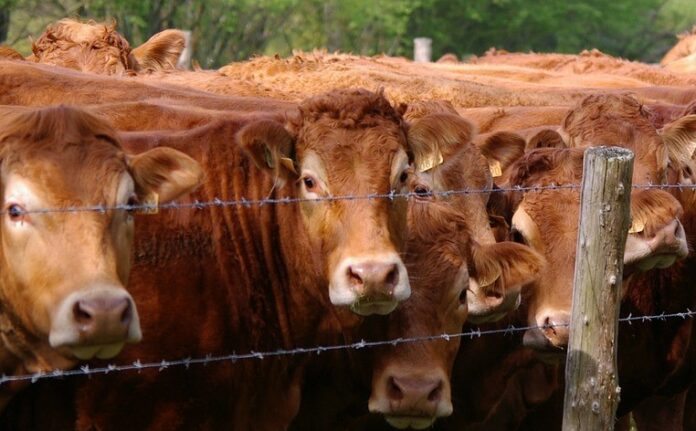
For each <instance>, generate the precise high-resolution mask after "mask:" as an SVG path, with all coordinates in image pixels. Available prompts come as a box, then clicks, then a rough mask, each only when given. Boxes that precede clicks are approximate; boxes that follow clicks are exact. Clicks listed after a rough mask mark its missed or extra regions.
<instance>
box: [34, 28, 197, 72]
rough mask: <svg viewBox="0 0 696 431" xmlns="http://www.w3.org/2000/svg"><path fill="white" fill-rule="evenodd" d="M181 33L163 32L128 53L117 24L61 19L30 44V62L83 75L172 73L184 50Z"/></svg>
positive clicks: (128, 46) (125, 42) (126, 42)
mask: <svg viewBox="0 0 696 431" xmlns="http://www.w3.org/2000/svg"><path fill="white" fill-rule="evenodd" d="M184 45H185V38H184V35H183V32H181V31H180V30H165V31H163V32H160V33H157V34H155V35H154V36H152V37H151V38H150V39H149V40H148V41H147V42H145V43H144V44H142V45H141V46H139V47H137V48H135V49H133V50H132V51H131V47H130V44H129V43H128V41H127V40H126V39H125V38H124V37H123V36H122V35H121V34H120V33H118V32H117V31H116V24H115V23H113V22H111V23H96V22H94V21H88V22H80V21H77V20H74V19H62V20H60V21H58V22H56V23H53V24H50V25H49V26H47V27H46V30H45V31H44V32H43V33H42V34H41V36H39V38H38V39H36V41H35V42H34V43H33V44H32V51H33V56H32V59H33V60H34V61H36V62H37V63H46V64H52V65H55V66H62V67H67V68H69V69H76V70H80V71H83V72H92V73H98V74H102V75H122V74H125V73H133V72H138V71H142V70H159V69H174V68H175V67H176V63H177V60H178V59H179V56H180V55H181V52H182V51H183V49H184Z"/></svg>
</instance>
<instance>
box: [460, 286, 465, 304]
mask: <svg viewBox="0 0 696 431" xmlns="http://www.w3.org/2000/svg"><path fill="white" fill-rule="evenodd" d="M459 303H460V304H466V289H462V292H461V293H460V294H459Z"/></svg>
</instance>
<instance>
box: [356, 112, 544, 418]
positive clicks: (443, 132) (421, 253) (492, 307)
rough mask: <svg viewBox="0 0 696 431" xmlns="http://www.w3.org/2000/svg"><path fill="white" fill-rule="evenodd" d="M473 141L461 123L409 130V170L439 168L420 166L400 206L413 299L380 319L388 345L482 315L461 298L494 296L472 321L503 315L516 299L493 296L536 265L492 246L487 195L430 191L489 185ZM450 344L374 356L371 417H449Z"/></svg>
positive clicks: (530, 274)
mask: <svg viewBox="0 0 696 431" xmlns="http://www.w3.org/2000/svg"><path fill="white" fill-rule="evenodd" d="M472 133H473V132H472V128H471V126H470V124H469V123H467V122H466V121H464V120H463V119H462V118H461V117H458V116H456V115H455V116H452V115H450V114H444V115H443V114H434V115H426V116H422V117H419V118H418V119H417V120H415V121H413V123H412V124H411V128H410V130H409V137H410V145H411V147H412V148H414V153H415V154H416V156H415V165H416V166H417V167H419V166H420V167H423V166H424V165H423V164H424V162H425V161H428V160H437V161H439V160H440V159H441V160H442V163H440V164H437V165H435V166H430V163H428V164H425V167H427V168H428V169H417V173H415V174H414V176H413V177H412V179H411V181H410V191H411V192H412V193H413V194H414V195H415V196H414V198H413V199H412V201H411V202H410V203H409V215H408V225H409V237H408V242H407V248H406V253H405V256H406V257H405V260H406V264H407V267H408V271H409V275H410V278H411V286H412V291H413V296H412V298H411V299H410V300H409V301H407V302H405V303H404V304H403V305H402V306H401V307H399V309H397V310H395V311H394V312H393V313H392V314H391V315H390V316H389V317H388V325H387V326H388V329H387V337H388V338H394V339H396V338H409V337H422V336H427V335H433V334H453V333H458V332H460V331H461V330H462V326H463V324H464V321H465V320H466V318H467V309H468V308H469V307H470V306H471V305H472V304H473V305H474V307H475V308H476V311H477V312H481V311H483V307H482V306H481V305H482V304H481V303H482V302H483V301H476V300H475V301H473V302H472V301H471V299H470V297H471V296H475V295H482V294H483V295H482V296H483V297H484V299H485V298H486V297H487V296H489V295H487V292H488V291H489V290H492V291H495V292H498V293H499V295H498V297H497V298H496V299H497V302H496V301H493V300H491V301H488V302H487V303H485V304H486V305H488V306H489V307H488V309H487V310H486V311H488V312H490V314H489V315H486V314H481V315H479V317H483V316H489V317H490V316H492V315H495V314H504V313H505V312H507V311H509V309H511V308H514V307H515V306H516V301H515V300H513V301H512V305H511V306H509V307H508V304H505V301H504V300H502V298H505V297H507V296H516V294H513V293H512V292H516V293H519V288H520V286H522V285H524V284H527V283H529V282H531V281H532V280H533V279H534V277H535V274H536V272H538V271H539V269H540V267H541V265H542V264H543V260H542V259H541V257H540V256H539V255H537V254H536V253H535V252H533V251H532V250H530V249H529V248H528V247H526V246H522V245H519V244H514V243H500V244H496V243H495V242H494V241H493V236H492V233H491V231H490V227H489V225H488V219H487V216H486V200H487V195H486V194H480V193H477V194H464V195H455V196H441V195H439V194H437V193H433V192H443V191H446V190H463V189H466V188H469V189H475V190H481V189H485V187H488V186H490V174H489V173H488V167H487V165H486V162H485V159H484V158H483V157H482V155H481V153H480V151H479V150H478V149H477V148H476V147H474V146H473V145H471V143H470V140H471V135H472ZM416 149H417V150H416ZM433 153H435V154H437V157H433V156H432V154H433ZM478 241H481V242H482V243H479V242H478ZM484 243H486V244H484ZM482 286H484V287H486V290H483V289H481V287H482ZM490 296H493V295H490ZM458 346H459V339H458V338H453V339H451V340H449V341H444V340H438V341H432V342H424V343H417V344H407V345H397V346H393V347H390V348H389V349H384V350H381V351H378V353H377V354H376V359H375V363H374V366H373V382H372V394H371V397H370V401H369V407H370V411H372V412H376V413H381V414H384V415H385V417H386V419H387V421H388V422H389V423H390V424H391V425H392V426H395V427H397V428H407V427H409V426H410V427H412V428H417V429H421V428H426V427H428V426H430V425H431V424H432V423H433V421H434V420H435V419H437V418H438V417H444V416H448V415H449V414H451V413H452V403H451V393H450V392H451V391H450V383H449V381H450V375H451V371H452V366H453V364H454V358H455V355H456V352H457V349H458Z"/></svg>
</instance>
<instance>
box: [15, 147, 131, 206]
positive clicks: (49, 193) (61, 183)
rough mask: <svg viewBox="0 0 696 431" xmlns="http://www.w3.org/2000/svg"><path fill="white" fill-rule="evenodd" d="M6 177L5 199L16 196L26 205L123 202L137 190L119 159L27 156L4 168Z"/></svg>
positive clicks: (123, 163) (124, 165)
mask: <svg viewBox="0 0 696 431" xmlns="http://www.w3.org/2000/svg"><path fill="white" fill-rule="evenodd" d="M103 162H104V161H103ZM3 181H4V183H5V189H4V194H5V201H6V202H7V201H9V199H10V198H11V196H14V198H15V199H17V200H18V202H20V203H22V204H23V205H26V206H31V205H32V204H34V205H37V206H36V207H43V206H46V205H68V204H70V205H96V204H104V203H108V202H114V201H117V202H122V201H125V200H127V199H128V196H130V194H132V193H133V192H134V183H133V178H132V177H131V175H130V173H129V172H128V170H127V166H126V164H125V162H122V161H121V160H119V159H116V160H110V163H99V164H94V165H92V164H88V163H82V164H80V163H74V161H73V160H70V159H67V160H66V159H64V158H60V157H58V158H56V159H53V158H49V159H48V160H46V159H28V160H27V159H24V160H23V162H22V163H21V165H20V164H19V163H15V164H11V165H10V166H8V167H6V168H5V169H4V170H3ZM13 194H14V195H13ZM25 198H28V199H30V201H29V202H27V201H25V200H24V199H25ZM39 203H40V205H38V204H39ZM36 207H34V208H36Z"/></svg>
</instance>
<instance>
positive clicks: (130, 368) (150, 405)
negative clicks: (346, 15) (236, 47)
mask: <svg viewBox="0 0 696 431" xmlns="http://www.w3.org/2000/svg"><path fill="white" fill-rule="evenodd" d="M685 39H688V38H685ZM186 40H189V39H187V35H186V34H185V33H183V32H180V31H178V30H167V31H165V32H162V33H160V34H157V35H155V36H153V37H152V38H151V39H150V40H149V41H148V42H146V43H145V44H143V45H141V46H139V47H137V48H134V49H131V48H130V46H129V44H128V41H126V40H125V38H123V37H122V36H121V35H120V34H118V33H117V32H116V29H115V26H113V25H100V24H97V23H93V22H89V23H80V22H77V21H74V20H62V21H60V22H58V23H56V24H53V25H51V26H49V27H48V28H47V29H46V32H45V33H44V34H43V35H41V37H39V38H37V40H36V42H35V43H34V46H33V50H34V54H33V55H32V56H30V57H27V58H24V57H22V56H21V55H19V54H18V53H16V52H14V51H12V50H11V49H7V48H4V47H2V48H1V49H0V104H2V105H7V106H0V144H1V145H3V147H2V152H1V154H0V158H2V164H0V174H1V176H2V179H3V181H2V183H3V184H2V188H3V190H2V195H3V199H4V201H3V207H2V208H1V209H0V215H2V221H1V223H0V240H1V241H0V249H1V250H2V256H0V257H1V258H0V274H2V277H0V298H2V302H0V372H1V373H2V377H0V413H2V414H0V429H47V428H53V429H79V430H92V429H100V430H110V429H115V430H119V429H223V428H230V427H232V428H235V429H269V430H275V429H286V428H290V429H296V430H297V429H299V430H304V429H334V428H341V429H353V430H354V429H361V430H363V429H370V430H378V429H384V428H385V427H387V424H388V425H390V426H393V427H396V428H401V429H404V428H409V427H410V428H415V429H423V428H429V427H431V428H435V429H445V430H449V429H476V430H479V431H481V430H499V429H500V430H505V429H508V430H511V431H512V430H515V429H517V430H520V431H523V430H530V429H533V430H536V429H549V428H554V427H560V426H561V421H562V422H563V428H564V430H575V429H592V430H594V429H611V428H612V427H613V426H614V416H615V414H616V415H617V416H618V417H620V418H621V423H620V426H624V427H625V426H626V425H627V424H628V421H627V419H628V418H629V417H631V416H630V415H629V413H631V412H632V413H633V418H635V421H636V422H637V423H638V427H639V429H641V430H643V429H650V427H653V428H654V427H658V428H659V427H662V428H664V426H663V425H662V424H664V412H663V411H659V410H660V408H664V407H665V406H667V407H668V408H672V409H673V412H674V414H673V416H674V417H675V418H676V419H674V421H673V422H674V423H676V422H679V423H680V424H681V425H680V427H681V428H679V429H692V426H691V425H690V424H691V423H693V422H694V419H695V418H691V417H690V416H689V413H688V410H689V407H690V406H692V405H694V403H695V402H696V401H694V400H691V398H693V394H691V392H692V390H691V389H690V388H691V386H692V383H693V382H696V377H694V376H696V367H694V366H693V364H692V362H693V363H694V364H696V362H694V361H696V349H695V348H696V343H695V342H694V341H692V338H694V332H693V331H692V329H691V322H692V321H693V317H694V314H696V311H692V309H691V308H692V307H693V305H692V304H693V303H694V302H695V301H696V295H694V294H692V293H691V292H690V290H691V289H689V288H690V286H691V285H692V279H693V276H696V275H695V274H694V273H693V271H694V268H692V265H693V262H692V260H693V256H692V255H691V254H689V253H690V250H689V247H690V246H691V245H692V244H691V243H692V242H693V235H694V234H693V232H694V229H696V226H692V225H696V217H695V216H694V214H693V213H692V211H693V210H694V209H695V208H696V198H694V196H696V174H695V170H694V169H692V166H693V159H694V149H695V148H696V115H694V114H696V102H694V101H696V92H694V91H693V85H694V84H696V78H694V76H693V75H692V74H689V73H683V74H682V73H675V72H673V71H671V70H670V68H669V67H666V66H665V67H664V68H662V69H658V68H655V67H652V66H648V65H644V64H640V63H634V62H629V61H626V60H622V59H616V58H612V57H609V56H606V55H604V54H602V53H599V52H598V51H595V50H593V51H586V52H583V53H581V54H579V55H576V56H570V55H559V54H514V53H512V54H511V53H506V52H503V51H495V50H492V51H490V52H489V53H487V54H486V55H485V56H483V57H481V58H474V59H472V60H471V61H470V62H468V63H459V62H457V59H456V57H454V58H453V56H449V57H447V59H446V60H443V62H441V63H437V64H436V63H431V62H429V60H427V59H423V60H424V61H419V62H410V61H408V60H405V59H398V58H389V57H386V56H378V57H371V58H368V57H359V56H352V55H345V54H338V53H337V54H328V53H325V52H320V51H317V52H314V53H311V54H307V53H301V52H296V53H294V55H293V56H292V57H290V58H288V59H282V58H279V57H278V56H275V57H263V56H260V57H257V58H253V59H251V60H249V61H247V62H243V63H233V64H230V65H227V66H225V67H223V68H221V69H220V70H218V71H203V70H195V71H184V70H176V68H175V67H176V66H175V65H176V64H177V59H178V56H179V55H180V54H181V52H182V50H183V49H184V46H185V45H186V44H187V42H186ZM687 51H688V50H687ZM189 54H190V53H189ZM683 54H684V58H685V59H688V58H689V57H690V56H692V55H691V54H690V53H688V52H684V53H683ZM5 58H7V59H5ZM681 64H682V66H680V70H682V69H683V66H684V64H683V62H682V63H681ZM69 69H76V70H77V71H75V70H69ZM78 71H79V72H78ZM82 72H86V73H82ZM687 72H688V71H687ZM98 75H106V76H98ZM365 88H367V89H370V90H366V89H365ZM372 89H377V91H371V90H372ZM61 103H66V104H69V105H75V106H57V107H56V106H54V105H57V104H61ZM599 145H607V146H608V145H616V146H617V147H616V148H606V147H600V148H597V147H598V146H599ZM124 153H126V154H128V155H127V156H124ZM634 155H635V159H634ZM631 166H632V167H631ZM18 167H19V168H18ZM37 190H39V193H37ZM629 197H630V199H629ZM629 200H630V202H629ZM136 214H141V215H139V216H135V215H136ZM153 214H157V215H155V216H151V215H153ZM135 226H137V229H136V228H135ZM35 232H43V235H35ZM32 235H34V236H32ZM71 235H72V236H71ZM73 236H74V237H79V238H81V239H84V241H75V240H74V238H73ZM44 237H45V238H49V239H48V240H45V242H46V243H49V242H50V243H51V244H52V246H51V249H50V250H49V251H47V249H48V247H44V246H43V245H44ZM71 238H72V239H71ZM17 250H19V251H20V252H17ZM18 256H19V257H18ZM129 256H134V258H133V259H131V258H130V257H129ZM624 265H625V266H626V268H628V269H626V270H624ZM406 268H408V274H407V273H406ZM624 275H626V277H624ZM622 278H623V280H622ZM622 281H625V283H622ZM37 286H38V287H40V288H37ZM573 286H574V287H573ZM571 288H572V289H573V290H571ZM131 295H132V296H131ZM571 297H572V308H571ZM619 303H621V306H622V307H624V308H623V312H622V313H623V314H622V315H619V311H618V306H619ZM136 306H137V309H136ZM465 323H466V325H468V326H464V325H465ZM141 328H142V330H141ZM617 328H618V335H617V334H616V332H615V331H616V329H617ZM124 334H125V335H124ZM141 338H142V341H141ZM460 341H461V343H460ZM125 343H138V344H136V345H134V346H130V347H127V348H125V349H124V344H125ZM522 346H524V348H522ZM122 349H123V351H121V350H122ZM617 349H618V351H619V357H618V364H617V357H616V352H617ZM692 350H693V351H692ZM117 355H118V356H117ZM564 359H566V361H565V362H566V370H565V374H563V373H562V372H560V373H559V370H560V365H559V364H563V360H564ZM617 377H619V378H618V384H617ZM564 384H565V390H566V393H565V395H564V394H562V389H563V387H564ZM559 393H560V395H559ZM660 397H662V398H660ZM664 398H667V402H663V401H664ZM564 399H565V403H564ZM619 400H621V403H619ZM675 400H676V402H675ZM661 402H662V404H661ZM562 404H565V405H563V406H561V405H562ZM617 406H618V407H617ZM617 408H618V410H617ZM650 408H654V409H655V411H654V412H653V411H651V410H650ZM2 409H4V411H3V410H2ZM368 410H369V412H370V414H368ZM39 411H40V412H41V414H37V412H39ZM658 413H660V414H658ZM376 419H378V420H376ZM385 419H386V421H385ZM665 429H666V428H665Z"/></svg>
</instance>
